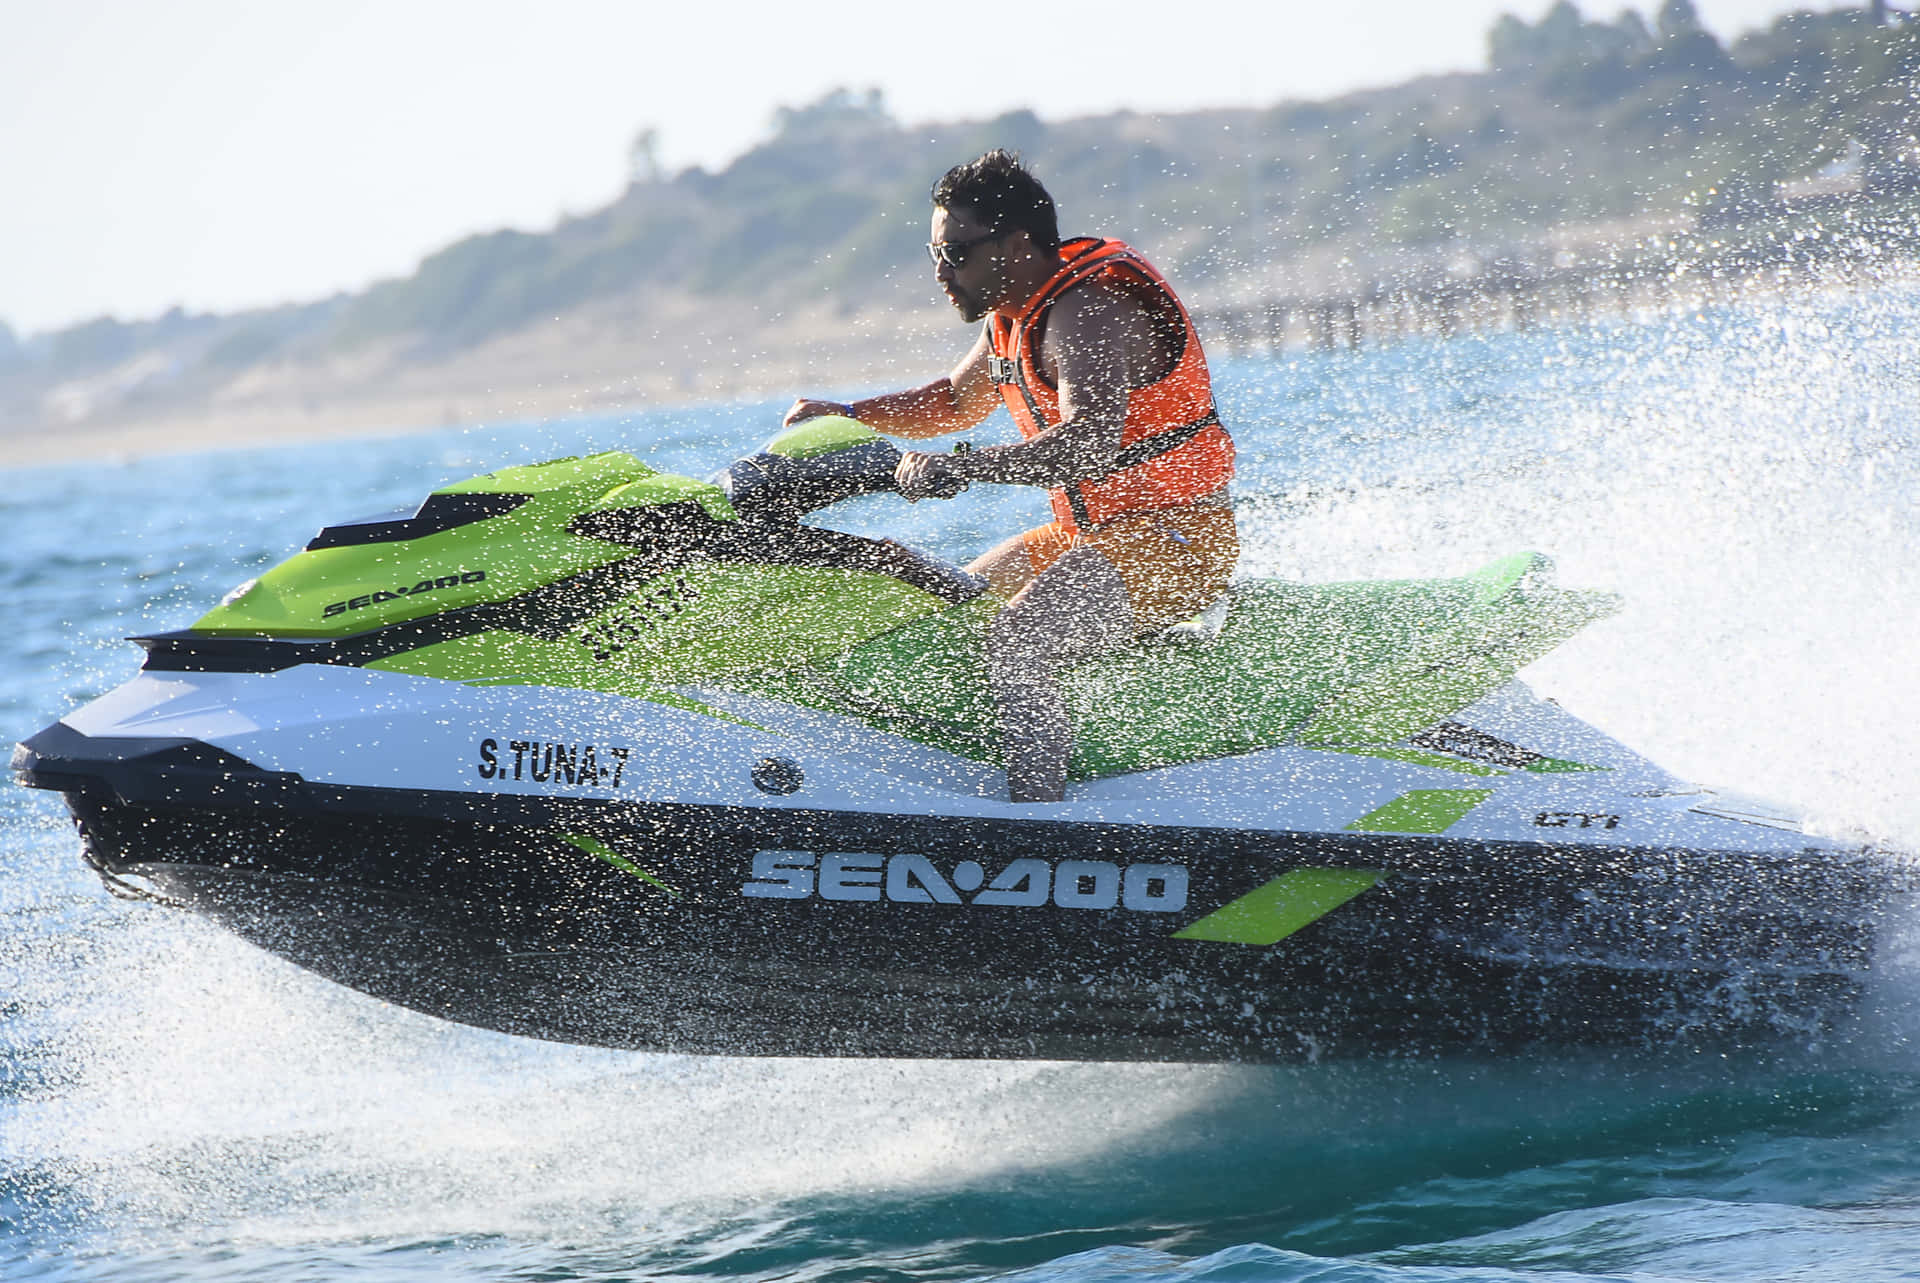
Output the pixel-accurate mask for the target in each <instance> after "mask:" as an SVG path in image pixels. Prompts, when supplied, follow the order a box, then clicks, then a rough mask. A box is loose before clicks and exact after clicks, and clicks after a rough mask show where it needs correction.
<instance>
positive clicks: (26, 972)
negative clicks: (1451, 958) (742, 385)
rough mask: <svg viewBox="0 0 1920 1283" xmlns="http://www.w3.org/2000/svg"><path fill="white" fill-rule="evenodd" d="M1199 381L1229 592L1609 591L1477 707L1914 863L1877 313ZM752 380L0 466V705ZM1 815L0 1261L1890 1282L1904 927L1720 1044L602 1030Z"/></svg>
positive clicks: (896, 517)
mask: <svg viewBox="0 0 1920 1283" xmlns="http://www.w3.org/2000/svg"><path fill="white" fill-rule="evenodd" d="M1219 367H1220V368H1219V369H1218V371H1217V375H1218V382H1219V388H1220V393H1221V402H1222V412H1223V416H1224V417H1225V418H1226V420H1227V421H1228V423H1229V424H1230V425H1231V426H1232V427H1233V429H1234V431H1235V434H1236V438H1237V440H1238V441H1239V443H1240V445H1241V449H1242V454H1241V459H1242V467H1241V474H1240V479H1239V481H1238V482H1237V492H1238V495H1239V497H1240V501H1241V518H1242V520H1241V525H1242V532H1243V536H1244V537H1245V541H1246V549H1247V551H1246V556H1245V559H1244V562H1243V571H1244V572H1245V573H1248V574H1254V575H1277V576H1282V577H1287V578H1299V579H1312V580H1321V579H1346V578H1374V577H1399V576H1429V575H1457V574H1461V573H1465V572H1467V571H1469V570H1472V569H1474V568H1476V567H1478V566H1479V565H1482V564H1484V563H1485V562H1487V561H1490V560H1492V559H1493V558H1495V557H1498V556H1502V555H1505V554H1507V553H1510V552H1513V551H1517V550H1519V549H1523V548H1531V549H1537V550H1539V551H1541V552H1545V553H1547V554H1548V555H1550V556H1551V557H1553V559H1554V560H1555V562H1556V564H1557V566H1558V573H1559V577H1560V579H1561V580H1562V581H1563V582H1565V583H1567V584H1569V585H1575V586H1580V587H1592V588H1602V589H1607V590H1610V591H1613V592H1616V593H1618V594H1620V596H1621V597H1622V599H1623V608H1622V610H1621V612H1620V613H1619V614H1618V615H1616V616H1614V617H1612V618H1610V619H1607V620H1604V621H1602V622H1600V623H1598V624H1596V625H1594V626H1592V627H1591V628H1589V629H1587V630H1586V631H1585V632H1584V633H1582V634H1580V635H1579V636H1577V637H1575V638H1574V639H1573V640H1572V641H1570V642H1568V643H1567V644H1565V645H1564V646H1562V647H1561V648H1560V649H1559V650H1557V651H1555V652H1554V653H1552V654H1550V655H1548V656H1547V657H1546V658H1545V659H1543V660H1542V661H1540V662H1539V663H1537V664H1536V665H1534V666H1533V667H1532V668H1530V669H1529V670H1527V672H1526V673H1525V674H1524V677H1525V679H1526V680H1527V681H1528V682H1529V684H1531V685H1532V686H1534V687H1535V688H1536V689H1537V690H1539V691H1541V692H1542V693H1543V694H1547V695H1550V696H1552V697H1554V698H1556V699H1559V700H1560V701H1561V702H1562V703H1563V704H1564V705H1565V706H1566V707H1567V708H1568V709H1570V710H1571V711H1572V712H1574V713H1575V714H1577V715H1579V716H1580V717H1582V718H1584V719H1586V720H1588V721H1591V722H1593V723H1594V724H1596V725H1597V726H1599V727H1600V728H1601V729H1603V730H1605V731H1607V732H1608V733H1610V734H1612V735H1614V736H1615V737H1617V738H1619V739H1621V740H1623V741H1625V742H1626V743H1628V744H1631V745H1633V746H1634V747H1636V748H1638V749H1640V750H1642V751H1643V752H1645V753H1647V754H1648V756H1650V757H1652V758H1653V759H1654V760H1655V761H1657V762H1660V763H1661V764H1662V765H1665V766H1667V767H1669V768H1670V769H1672V770H1674V771H1675V772H1677V773H1678V774H1680V775H1682V776H1685V777H1689V778H1694V779H1698V780H1699V781H1701V782H1702V783H1706V784H1709V785H1716V786H1718V785H1725V786H1730V787H1733V788H1735V789H1738V790H1740V791H1742V792H1747V793H1751V794H1755V795H1758V796H1762V797H1767V798H1770V799H1773V800H1776V801H1779V802H1783V803H1786V804H1788V805H1790V806H1792V807H1794V808H1796V809H1799V810H1802V811H1805V812H1809V813H1811V814H1813V815H1815V816H1817V817H1818V818H1819V820H1820V822H1821V823H1822V824H1823V825H1824V826H1826V827H1828V828H1830V829H1833V830H1835V831H1847V832H1853V831H1858V832H1861V833H1863V834H1866V835H1870V836H1872V837H1874V838H1876V839H1878V840H1882V841H1885V842H1887V843H1888V844H1890V845H1893V846H1896V847H1900V848H1904V849H1920V789H1916V788H1915V787H1914V782H1915V768H1914V765H1913V763H1914V761H1915V755H1914V752H1913V733H1912V729H1911V728H1912V727H1913V726H1915V725H1916V724H1920V640H1917V639H1916V635H1917V633H1920V630H1916V627H1915V625H1916V623H1920V609H1917V607H1920V571H1916V570H1915V568H1914V566H1913V564H1912V563H1913V557H1912V551H1911V550H1912V549H1913V548H1915V547H1917V546H1920V515H1917V513H1916V497H1920V403H1917V401H1916V398H1915V397H1914V395H1913V392H1914V389H1915V381H1914V377H1913V374H1912V371H1913V370H1915V369H1920V293H1916V292H1914V291H1912V290H1899V289H1889V290H1883V291H1880V292H1876V293H1871V294H1864V295H1830V296H1829V295H1813V296H1805V297H1800V298H1795V299H1783V300H1771V301H1762V302H1755V303H1752V304H1749V305H1746V306H1742V307H1739V308H1733V309H1726V310H1719V311H1712V312H1707V313H1702V314H1699V315H1690V316H1680V317H1654V318H1642V319H1641V320H1638V321H1635V322H1631V323H1629V322H1622V323H1619V324H1616V325H1613V326H1611V327H1605V328H1599V329H1593V330H1580V331H1564V332H1552V331H1539V332H1534V333H1529V334H1510V335H1499V336H1492V337H1484V338H1471V339H1457V340H1454V341H1451V342H1446V343H1441V342H1438V341H1431V342H1429V341H1414V342H1409V343H1405V344H1402V345H1398V346H1395V347H1389V348H1380V349H1370V350H1363V351H1359V352H1335V353H1317V354H1300V353H1285V354H1279V355H1276V356H1273V357H1262V358H1241V359H1235V360H1228V361H1223V362H1220V363H1219ZM920 374H921V372H919V371H903V372H902V380H903V382H906V381H912V380H913V379H915V378H917V377H918V376H919V375H920ZM845 391H858V389H846V390H845ZM780 408H781V407H780V406H778V405H773V404H758V405H741V406H728V407H711V408H706V409H699V410H688V411H673V412H666V411H662V412H649V413H645V414H634V415H628V416H619V417H602V418H594V419H583V420H571V421H566V422H560V423H540V424H514V425H502V426H498V427H492V428H485V429H473V430H465V431H458V432H445V433H438V434H429V435H421V436H407V437H397V438H392V439H387V440H377V441H369V442H355V443H329V444H325V445H306V446H298V447H283V448H278V449H258V450H244V451H228V452H221V453H213V454H202V455H195V456H181V457H175V458H162V459H145V460H124V461H90V462H88V463H85V464H75V465H68V466H62V467H53V468H40V469H33V470H26V471H18V472H14V473H10V474H0V476H5V477H6V478H7V479H8V480H9V481H10V482H12V484H11V485H8V486H6V487H4V495H3V496H0V516H3V517H4V519H5V521H6V527H7V529H8V530H9V532H10V548H9V551H8V552H7V554H6V555H5V560H4V561H0V587H4V590H5V593H6V600H8V601H9V602H11V603H13V606H14V616H13V619H12V620H11V622H10V627H9V628H8V629H7V631H6V640H5V641H4V642H0V676H3V677H4V679H5V680H4V681H0V732H3V733H4V736H5V737H6V738H8V739H18V738H21V737H23V736H25V735H27V734H29V733H31V732H32V731H34V730H36V729H38V727H40V726H41V725H43V724H45V723H46V722H47V721H49V720H51V719H52V718H54V717H55V716H58V715H59V714H61V713H64V712H65V711H67V710H68V709H69V708H71V707H73V706H74V705H75V704H77V703H78V702H80V701H83V700H85V699H88V698H91V697H92V696H94V695H96V694H98V693H101V692H103V691H105V690H107V689H110V688H111V687H112V686H114V685H117V684H118V683H119V682H121V681H123V680H125V679H126V677H128V676H129V675H131V673H132V672H133V671H134V669H135V667H136V666H137V655H136V653H135V651H134V650H133V648H131V647H129V646H127V645H126V644H125V643H124V642H123V641H121V640H120V639H121V638H124V637H126V636H128V635H132V634H136V633H140V632H144V631H150V630H161V629H168V628H178V627H182V626H184V625H186V624H187V623H189V622H191V620H192V619H193V618H194V617H196V616H197V615H198V614H200V613H201V612H202V611H203V610H204V609H205V608H206V607H207V606H209V605H210V604H211V603H212V602H213V601H215V600H217V598H218V597H219V596H220V594H221V593H223V592H224V591H225V590H226V589H227V588H229V587H231V586H232V585H233V584H235V583H237V582H239V581H240V580H243V579H245V578H248V577H249V576H251V575H253V574H255V573H257V572H258V571H259V570H260V569H262V568H264V567H265V566H267V565H269V564H272V563H273V562H274V561H277V560H278V559H280V558H281V557H283V556H285V555H286V554H287V553H288V552H290V551H291V550H293V549H294V548H296V547H297V546H298V545H299V544H301V543H302V542H304V541H305V539H306V538H308V537H309V536H310V535H311V534H312V533H313V531H314V529H316V528H317V527H318V526H319V525H320V524H322V523H323V522H326V521H330V520H337V519H340V518H343V517H351V516H359V515H365V514H369V513H373V512H376V511H381V510H384V509H387V508H393V507H400V506H411V505H413V504H414V503H416V502H417V501H418V499H419V497H420V496H421V495H422V494H424V493H425V491H426V490H427V489H429V488H431V487H432V486H434V485H437V484H442V483H444V482H446V481H448V480H452V479H455V478H458V477H460V476H464V475H468V474H471V473H473V472H477V471H483V470H487V469H490V468H493V467H497V466H501V465H504V464H509V463H519V462H528V461H531V460H535V459H539V458H543V457H548V456H551V455H555V454H565V453H576V452H583V451H587V450H594V449H612V448H623V449H629V450H631V451H633V452H634V453H635V454H638V455H639V456H640V457H642V458H643V459H645V460H647V461H648V462H650V463H652V464H653V465H654V466H657V467H662V468H667V469H670V470H674V471H682V472H689V473H693V474H696V475H705V474H707V473H710V472H711V471H713V470H715V469H717V468H718V467H720V466H722V465H723V464H724V463H725V462H727V461H728V460H730V459H731V458H733V457H735V456H737V455H739V454H741V453H744V452H746V451H747V450H749V449H751V448H753V447H754V446H755V445H757V444H758V443H759V442H760V441H761V440H763V439H764V438H765V437H766V436H768V435H770V434H771V433H772V431H773V430H774V427H775V423H776V419H777V415H778V412H779V409H780ZM996 430H1004V425H1000V427H999V428H992V429H988V430H986V431H996ZM976 435H980V436H983V435H984V433H983V434H976ZM1043 507H1044V501H1043V500H1042V499H1041V498H1040V497H1039V496H1038V495H1036V494H1029V493H1025V492H1015V491H992V490H988V489H986V488H981V489H976V490H974V491H972V492H970V493H968V494H967V495H966V496H964V497H963V498H962V499H960V500H958V501H956V502H954V503H951V504H932V503H923V504H919V505H915V506H912V507H909V506H907V505H905V504H902V503H899V502H898V501H894V500H869V501H865V502H864V503H862V504H860V505H858V506H857V507H856V508H855V509H854V510H853V511H852V512H851V513H849V514H847V515H846V516H845V518H844V521H843V523H844V524H848V525H850V526H851V527H853V528H861V529H870V530H886V531H888V532H891V533H895V534H899V535H902V536H903V537H905V538H907V539H909V540H911V541H913V542H916V543H919V544H921V545H923V546H926V547H928V548H930V549H932V550H934V551H937V552H941V553H943V554H946V555H949V556H952V557H954V558H956V559H959V558H963V557H966V556H969V555H971V554H973V553H974V552H977V551H978V550H979V549H981V548H983V547H985V546H987V545H988V544H990V543H991V542H993V541H994V540H995V539H997V538H998V537H1000V536H1001V535H1003V534H1004V533H1005V532H1007V531H1009V530H1012V529H1017V528H1019V527H1020V526H1021V525H1022V524H1032V523H1033V522H1036V521H1038V520H1041V519H1043V518H1042V517H1041V515H1040V514H1041V512H1042V509H1043ZM0 798H4V801H3V802H0V1277H4V1278H7V1279H14V1278H23V1279H24V1278H50V1279H51V1278H58V1279H118V1278H139V1279H142V1280H147V1279H156V1280H166V1279H182V1280H185V1279H194V1280H202V1279H243V1278H244V1279H261V1278H264V1279H305V1278H335V1277H358V1278H370V1279H386V1278H389V1277H391V1278H396V1279H411V1278H440V1277H448V1276H456V1277H479V1278H497V1279H535V1278H538V1279H573V1278H584V1279H616V1278H651V1277H659V1276H661V1275H664V1274H675V1273H680V1274H691V1275H695V1276H707V1275H713V1276H721V1277H730V1278H801V1279H874V1278H921V1277H978V1276H985V1275H993V1274H998V1273H1002V1272H1013V1273H1014V1276H1015V1277H1018V1278H1020V1279H1023V1280H1031V1281H1033V1283H1042V1281H1044V1283H1062V1281H1066V1280H1072V1281H1074V1283H1080V1281H1082V1280H1117V1279H1139V1278H1152V1279H1169V1280H1225V1279H1233V1280H1295V1279H1310V1278H1334V1277H1338V1278H1342V1279H1361V1280H1375V1279H1378V1280H1401V1279H1406V1280H1413V1279H1419V1280H1436V1279H1447V1280H1456V1279H1509V1278H1533V1277H1552V1278H1589V1277H1595V1276H1606V1277H1636V1278H1676V1277H1683V1278H1704V1279H1728V1280H1732V1279H1747V1278H1756V1277H1770V1278H1777V1277H1786V1276H1789V1275H1792V1276H1795V1277H1802V1278H1814V1279H1834V1280H1843V1279H1844V1280H1853V1279H1877V1278H1895V1277H1902V1276H1907V1277H1911V1276H1912V1275H1913V1274H1914V1273H1915V1272H1917V1271H1920V1157H1916V1155H1920V1052H1916V1047H1920V1042H1916V1041H1915V1039H1916V1037H1920V1016H1916V1010H1915V1008H1916V1005H1917V1000H1920V931H1917V930H1916V929H1915V925H1914V924H1913V923H1911V922H1908V923H1902V924H1896V929H1895V930H1894V931H1893V933H1892V935H1891V937H1890V938H1889V940H1888V941H1887V943H1886V946H1885V947H1884V948H1883V951H1882V965H1881V974H1880V977H1879V979H1878V981H1877V984H1876V988H1875V991H1874V992H1873V994H1872V995H1871V996H1870V998H1869V1001H1868V1003H1867V1004H1866V1006H1865V1008H1864V1009H1863V1011H1862V1012H1861V1014H1860V1016H1859V1017H1858V1019H1857V1020H1856V1022H1855V1024H1854V1025H1853V1027H1851V1028H1849V1029H1847V1030H1845V1031H1843V1032H1842V1034H1841V1036H1839V1037H1836V1038H1831V1039H1826V1040H1822V1041H1820V1042H1817V1043H1813V1044H1810V1045H1808V1046H1784V1047H1782V1048H1779V1049H1778V1050H1777V1051H1775V1052H1773V1053H1771V1054H1769V1055H1767V1056H1765V1057H1759V1056H1749V1057H1746V1058H1743V1059H1740V1060H1738V1061H1733V1060H1726V1059H1723V1058H1718V1057H1709V1056H1695V1055H1682V1054H1679V1053H1671V1052H1666V1051H1663V1050H1662V1049H1659V1048H1633V1049H1627V1050H1623V1051H1620V1052H1617V1053H1615V1052H1595V1053H1583V1054H1570V1053H1569V1054H1555V1055H1548V1054H1529V1055H1527V1056H1524V1057H1515V1058H1511V1059H1504V1060H1494V1059H1482V1060H1469V1059H1449V1060H1442V1061H1419V1062H1407V1063H1397V1062H1391V1061H1389V1062H1369V1063H1358V1064H1321V1065H1305V1066H1299V1067H1288V1068H1260V1069H1251V1068H1230V1067H1207V1068H1194V1067H1186V1066H1095V1065H1061V1064H1025V1063H1007V1064H991V1063H989V1064H969V1063H925V1062H857V1061H821V1062H801V1061H742V1060H726V1059H715V1058H696V1057H670V1056H649V1055H637V1054H632V1053H619V1052H608V1051H601V1050H596V1049H588V1048H577V1047H565V1046H556V1045H549V1044H541V1043H535V1042H530V1041H527V1040H521V1039H514V1038H508V1037H504V1036H501V1035H495V1034H488V1033H483V1032H479V1031H475V1030H470V1029H464V1028H460V1027H457V1026H453V1025H448V1024H445V1023H443V1022H439V1021H435V1020H432V1019H429V1018H427V1017H424V1016H419V1015H416V1014H413V1013H409V1012H405V1011H401V1010H399V1009H396V1008H393V1007H389V1006H386V1005H384V1004H381V1003H378V1002H375V1001H373V1000H371V999H368V998H365V997H362V996H361V995H358V994H355V993H351V992H348V991H346V990H342V989H339V988H336V987H333V986H331V985H328V984H326V983H325V982H323V981H320V980H318V979H316V978H314V977H312V976H310V975H307V974H306V973H304V972H301V971H299V970H297V969H296V968H293V967H292V966H290V965H288V964H286V963H283V962H280V961H279V960H277V959H274V958H271V957H269V956H267V955H265V954H262V953H260V952H259V951H257V950H254V949H252V948H250V947H248V946H246V945H243V944H241V943H240V942H238V941H237V940H235V939H233V938H232V937H229V936H227V935H225V934H224V933H222V932H220V931H219V930H217V929H215V928H213V927H212V926H210V925H208V924H206V923H203V922H201V921H199V920H198V919H195V918H191V917H188V916H186V915H183V914H179V913H174V912H169V911H166V910H163V909H158V908H154V907H151V906H146V905H137V904H123V903H120V902H117V901H113V900H111V899H109V898H108V897H107V896H106V895H105V894H104V893H103V892H102V891H101V890H100V888H99V886H98V884H97V882H96V881H95V880H94V879H93V877H92V875H91V874H90V873H88V872H87V871H86V870H85V869H84V868H83V867H82V866H81V864H80V862H79V860H78V859H77V858H76V849H77V840H76V839H75V838H74V836H73V835H72V831H71V828H70V826H69V825H68V824H67V822H66V820H65V818H64V815H63V813H62V811H61V810H60V808H59V806H58V801H57V799H56V798H53V797H51V796H48V795H43V794H38V793H32V792H29V791H26V790H21V789H15V788H11V787H9V788H6V789H5V790H4V792H0Z"/></svg>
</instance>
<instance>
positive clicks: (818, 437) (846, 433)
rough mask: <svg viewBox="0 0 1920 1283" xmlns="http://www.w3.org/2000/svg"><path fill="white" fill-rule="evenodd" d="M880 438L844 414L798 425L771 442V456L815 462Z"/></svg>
mask: <svg viewBox="0 0 1920 1283" xmlns="http://www.w3.org/2000/svg"><path fill="white" fill-rule="evenodd" d="M878 437H879V434H878V433H876V432H875V431H874V430H873V429H872V428H870V427H868V426H867V425H866V424H864V423H862V422H860V420H858V419H849V418H848V417H847V416H846V415H844V414H823V415H820V416H818V417H817V418H812V419H807V420H805V421H804V422H801V423H797V424H795V425H794V426H793V427H791V428H788V429H787V430H786V431H785V432H782V433H781V434H780V435H779V436H777V437H775V438H774V439H773V440H771V441H769V442H768V443H767V453H768V454H778V455H784V456H785V457H786V458H789V459H811V458H814V457H815V456H816V455H822V454H832V453H833V452H834V451H835V450H844V449H846V448H847V447H848V446H853V445H862V444H864V443H866V442H868V441H873V440H877V439H878Z"/></svg>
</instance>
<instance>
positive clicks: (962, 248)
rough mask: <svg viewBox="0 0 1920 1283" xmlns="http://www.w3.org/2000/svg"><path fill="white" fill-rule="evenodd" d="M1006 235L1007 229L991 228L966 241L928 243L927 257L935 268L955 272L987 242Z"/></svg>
mask: <svg viewBox="0 0 1920 1283" xmlns="http://www.w3.org/2000/svg"><path fill="white" fill-rule="evenodd" d="M1006 234H1007V229H1002V228H993V229H991V230H989V231H987V232H985V233H983V234H982V235H979V236H976V237H974V238H973V239H972V240H967V241H928V242H927V257H928V258H930V259H932V260H933V265H934V266H935V267H936V268H937V267H940V266H941V265H943V264H944V265H945V266H947V267H951V268H955V269H956V270H957V269H959V268H962V267H965V266H966V265H967V258H968V256H969V255H971V254H972V253H973V251H975V250H976V249H979V248H980V247H981V246H982V245H985V244H986V243H987V242H988V241H997V240H999V239H1000V238H1001V237H1002V236H1005V235H1006Z"/></svg>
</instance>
